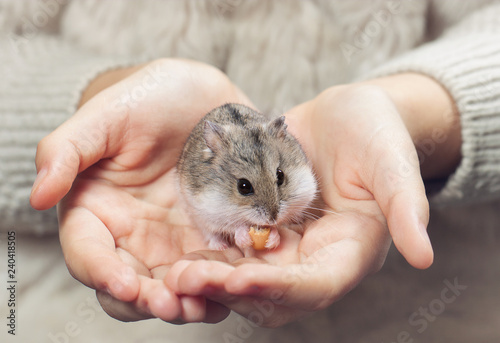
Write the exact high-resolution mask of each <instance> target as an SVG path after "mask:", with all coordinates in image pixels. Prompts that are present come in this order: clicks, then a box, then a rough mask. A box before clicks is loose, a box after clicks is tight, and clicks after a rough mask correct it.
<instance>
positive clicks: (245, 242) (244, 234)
mask: <svg viewBox="0 0 500 343" xmlns="http://www.w3.org/2000/svg"><path fill="white" fill-rule="evenodd" d="M234 244H236V246H237V247H238V248H240V249H245V248H248V247H250V246H252V244H253V242H252V237H250V234H249V233H248V228H246V227H239V228H237V229H236V231H235V232H234Z"/></svg>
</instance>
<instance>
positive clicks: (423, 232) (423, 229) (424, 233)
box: [419, 223, 431, 245]
mask: <svg viewBox="0 0 500 343" xmlns="http://www.w3.org/2000/svg"><path fill="white" fill-rule="evenodd" d="M419 229H420V234H421V235H422V238H424V240H425V241H426V242H427V243H429V245H430V244H431V240H430V238H429V234H428V233H427V225H425V224H422V223H420V225H419Z"/></svg>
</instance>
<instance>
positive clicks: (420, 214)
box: [372, 137, 434, 269]
mask: <svg viewBox="0 0 500 343" xmlns="http://www.w3.org/2000/svg"><path fill="white" fill-rule="evenodd" d="M400 138H401V139H400V140H394V139H391V141H389V142H385V144H384V145H385V147H386V149H388V150H387V151H386V152H387V153H386V154H384V155H383V156H381V157H380V156H379V161H378V162H379V164H378V165H380V166H384V168H382V169H383V170H380V169H379V170H374V171H373V172H374V173H375V175H374V176H373V178H372V180H373V187H372V190H373V195H374V197H375V200H376V201H377V203H378V204H379V206H380V208H381V210H382V212H383V213H384V216H385V218H386V219H387V225H388V227H389V231H390V233H391V236H392V239H393V241H394V245H395V246H396V248H397V249H398V250H399V252H400V253H401V254H402V255H403V256H404V257H405V258H406V260H407V261H408V263H410V264H411V265H412V266H414V267H416V268H420V269H425V268H428V267H429V266H430V265H431V264H432V261H433V258H434V256H433V251H432V246H431V242H430V240H429V236H428V235H427V224H428V222H429V202H428V200H427V196H426V194H425V187H424V183H423V180H422V177H421V174H420V167H419V162H418V157H417V154H416V151H415V148H414V146H413V144H411V140H409V138H408V139H404V137H400ZM398 141H399V142H400V143H401V144H394V142H398ZM391 142H392V144H391ZM404 142H408V144H404Z"/></svg>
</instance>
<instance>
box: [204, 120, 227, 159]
mask: <svg viewBox="0 0 500 343" xmlns="http://www.w3.org/2000/svg"><path fill="white" fill-rule="evenodd" d="M225 133H226V130H224V128H223V127H222V126H220V125H218V124H215V123H213V122H211V121H208V120H206V121H205V125H204V127H203V139H205V143H206V144H207V146H208V148H209V149H210V150H212V151H213V152H216V151H218V150H220V149H221V148H222V146H223V145H224V142H225V141H226V138H225Z"/></svg>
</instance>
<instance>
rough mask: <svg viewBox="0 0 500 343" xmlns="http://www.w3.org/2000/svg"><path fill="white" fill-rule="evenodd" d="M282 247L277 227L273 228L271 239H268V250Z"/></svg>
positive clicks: (270, 234)
mask: <svg viewBox="0 0 500 343" xmlns="http://www.w3.org/2000/svg"><path fill="white" fill-rule="evenodd" d="M278 245H280V234H279V232H278V229H277V228H276V227H274V226H273V227H272V228H271V232H270V233H269V238H268V239H267V243H266V249H274V248H277V247H278Z"/></svg>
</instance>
